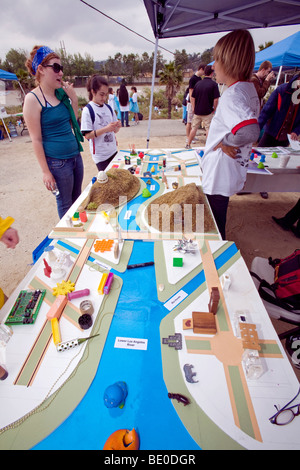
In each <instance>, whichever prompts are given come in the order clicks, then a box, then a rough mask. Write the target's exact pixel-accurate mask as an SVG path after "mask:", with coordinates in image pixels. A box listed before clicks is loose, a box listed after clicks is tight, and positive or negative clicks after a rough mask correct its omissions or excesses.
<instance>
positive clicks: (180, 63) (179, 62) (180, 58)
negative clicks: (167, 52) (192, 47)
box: [174, 49, 189, 69]
mask: <svg viewBox="0 0 300 470" xmlns="http://www.w3.org/2000/svg"><path fill="white" fill-rule="evenodd" d="M174 58H175V66H176V67H181V68H182V69H185V68H186V67H187V65H188V63H189V55H188V54H187V52H186V50H185V49H182V51H181V52H180V51H179V50H178V49H176V50H175V53H174Z"/></svg>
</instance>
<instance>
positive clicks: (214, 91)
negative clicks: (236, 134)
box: [186, 65, 220, 148]
mask: <svg viewBox="0 0 300 470" xmlns="http://www.w3.org/2000/svg"><path fill="white" fill-rule="evenodd" d="M213 75H214V70H213V67H212V66H211V65H207V66H206V67H205V69H204V77H203V79H202V80H201V81H199V82H197V83H196V85H195V88H194V90H193V93H192V96H191V104H192V110H193V113H194V116H193V121H192V130H191V132H190V135H189V138H188V143H187V145H186V148H191V143H192V141H193V139H194V137H195V135H196V132H197V130H198V129H199V127H200V126H201V124H202V126H203V127H204V129H205V131H206V136H207V135H208V131H209V126H210V122H211V120H212V117H213V113H214V112H215V111H216V108H217V105H218V101H219V97H220V92H219V87H218V85H217V83H216V82H215V81H214V80H213Z"/></svg>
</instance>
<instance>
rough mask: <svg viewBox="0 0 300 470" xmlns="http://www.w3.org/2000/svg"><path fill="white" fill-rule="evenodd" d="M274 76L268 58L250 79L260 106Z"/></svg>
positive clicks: (266, 196)
mask: <svg viewBox="0 0 300 470" xmlns="http://www.w3.org/2000/svg"><path fill="white" fill-rule="evenodd" d="M274 78H275V74H274V72H273V71H272V63H271V62H270V61H269V60H264V61H263V62H262V63H261V64H260V66H259V69H258V71H257V72H256V73H254V74H253V75H252V77H251V79H250V81H251V82H252V83H253V85H254V86H255V88H256V91H257V94H258V97H259V99H260V108H261V109H262V107H263V105H264V97H265V95H266V93H267V91H268V89H269V87H270V84H271V81H272V80H273V79H274ZM260 195H261V197H262V198H263V199H268V197H269V195H268V193H267V192H266V191H262V192H261V193H260Z"/></svg>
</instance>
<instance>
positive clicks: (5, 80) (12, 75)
mask: <svg viewBox="0 0 300 470" xmlns="http://www.w3.org/2000/svg"><path fill="white" fill-rule="evenodd" d="M4 72H5V71H4ZM7 73H9V72H7ZM14 77H16V78H14ZM0 80H2V81H3V82H9V81H17V82H18V84H19V87H20V89H21V91H22V93H23V95H24V97H25V96H26V94H25V91H24V89H23V87H22V85H21V83H20V81H19V79H18V77H17V76H16V75H15V74H13V73H12V74H11V78H10V77H7V78H1V77H0ZM6 117H9V114H6V116H1V121H2V124H3V127H4V129H5V132H6V134H7V137H8V139H9V141H10V142H12V138H11V136H10V133H9V131H8V129H7V127H6V124H5V121H4V119H5V118H6Z"/></svg>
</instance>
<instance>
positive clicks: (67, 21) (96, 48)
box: [0, 0, 300, 61]
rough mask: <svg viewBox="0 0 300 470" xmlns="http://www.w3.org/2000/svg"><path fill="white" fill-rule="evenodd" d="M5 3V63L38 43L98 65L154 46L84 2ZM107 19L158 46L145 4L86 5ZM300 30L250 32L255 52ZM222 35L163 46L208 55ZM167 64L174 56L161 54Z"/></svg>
mask: <svg viewBox="0 0 300 470" xmlns="http://www.w3.org/2000/svg"><path fill="white" fill-rule="evenodd" d="M0 2H1V3H2V8H1V17H0V29H1V42H0V58H1V59H2V60H4V58H5V55H6V53H7V52H8V51H9V50H10V49H12V48H13V49H25V50H26V51H27V52H30V51H31V49H32V47H33V46H34V45H35V44H44V45H47V46H49V47H51V48H52V49H58V48H60V45H61V43H63V44H64V46H65V48H66V52H67V53H69V54H74V53H78V52H79V53H81V54H82V55H84V54H85V53H86V52H87V53H89V54H90V55H91V56H92V57H93V59H94V60H105V59H107V58H108V56H112V57H113V56H114V55H115V54H116V53H117V52H120V53H121V54H129V53H136V54H139V55H141V54H142V53H143V52H145V51H146V52H148V53H149V54H151V53H152V52H153V50H154V44H152V43H150V42H148V41H146V40H144V39H142V38H140V37H138V36H136V35H135V34H133V33H131V32H130V31H128V30H126V29H125V28H123V27H122V26H120V25H118V24H116V23H114V22H113V21H111V20H110V19H108V18H106V17H104V16H103V15H101V14H100V13H98V12H96V11H95V10H93V9H91V8H89V7H88V6H87V5H85V4H84V3H82V2H81V1H80V0H12V1H10V2H7V1H6V2H4V0H0ZM87 2H88V3H89V4H91V5H93V6H95V7H96V8H98V9H99V10H101V11H103V12H104V13H105V14H107V15H109V16H111V17H112V18H114V19H115V20H117V21H119V22H120V23H122V24H125V25H126V26H128V27H129V28H131V29H133V30H134V31H136V32H138V33H140V34H142V35H143V36H145V37H146V38H148V39H150V40H151V41H153V42H154V35H153V31H152V28H151V26H150V21H149V18H148V15H147V13H146V9H145V7H144V3H143V1H142V0H122V1H121V0H87ZM299 30H300V25H298V26H287V27H282V28H267V29H259V30H251V33H252V35H253V38H254V42H255V46H256V50H258V45H259V44H262V43H263V44H264V43H265V42H266V41H273V42H274V43H276V42H278V41H280V40H281V39H284V38H286V37H288V36H290V35H291V34H293V33H295V32H297V31H299ZM224 34H225V33H221V34H206V35H199V36H190V37H185V38H176V39H162V40H160V41H159V45H161V46H163V47H164V48H166V49H168V50H170V51H172V52H174V51H175V50H176V49H179V50H180V51H181V50H182V49H185V50H186V51H187V53H193V52H203V51H204V50H205V49H208V48H210V47H213V46H214V44H215V43H216V41H217V40H218V39H219V37H221V36H223V35H224ZM161 52H162V54H163V56H164V58H165V59H166V60H168V61H169V60H172V55H171V54H169V53H167V52H166V51H164V50H162V51H161Z"/></svg>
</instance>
